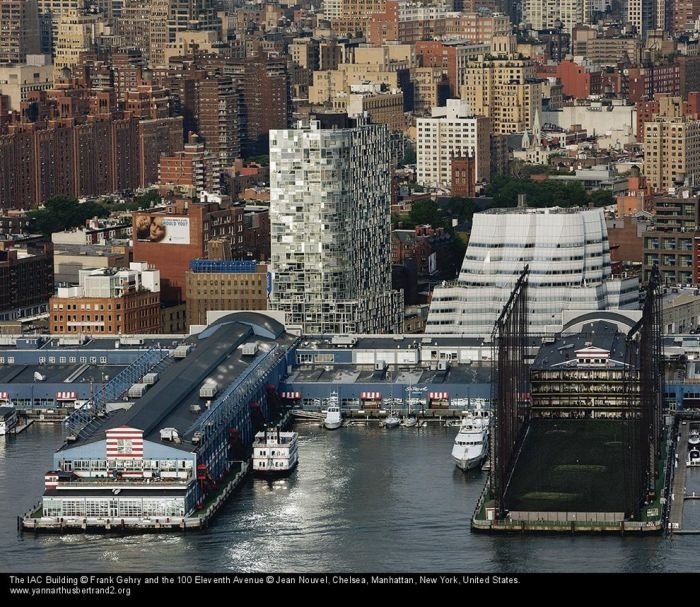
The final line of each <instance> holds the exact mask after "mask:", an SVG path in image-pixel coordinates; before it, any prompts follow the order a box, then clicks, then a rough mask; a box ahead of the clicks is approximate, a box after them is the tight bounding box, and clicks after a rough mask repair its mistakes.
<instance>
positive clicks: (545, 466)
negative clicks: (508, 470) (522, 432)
mask: <svg viewBox="0 0 700 607" xmlns="http://www.w3.org/2000/svg"><path fill="white" fill-rule="evenodd" d="M623 436H624V435H623V426H622V423H621V422H619V421H612V420H597V419H596V420H592V419H585V420H584V419H581V420H578V419H556V420H555V419H536V420H533V421H532V422H531V424H530V430H529V432H528V434H527V437H526V439H525V444H524V446H523V450H522V452H521V455H520V458H519V460H518V463H517V466H516V469H515V472H514V474H513V478H512V480H511V483H510V485H509V487H508V492H507V494H506V499H505V506H506V508H507V509H508V510H528V511H547V512H552V511H569V512H571V511H577V512H583V511H586V512H622V511H624V510H625V484H624V461H623V443H622V441H623Z"/></svg>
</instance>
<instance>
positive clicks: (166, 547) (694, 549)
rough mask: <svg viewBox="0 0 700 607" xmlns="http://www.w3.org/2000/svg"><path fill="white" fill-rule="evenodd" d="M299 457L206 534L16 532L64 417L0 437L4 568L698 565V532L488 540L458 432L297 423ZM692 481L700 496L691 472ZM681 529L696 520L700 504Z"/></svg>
mask: <svg viewBox="0 0 700 607" xmlns="http://www.w3.org/2000/svg"><path fill="white" fill-rule="evenodd" d="M297 430H298V431H299V433H300V442H299V453H300V464H299V467H298V469H297V471H296V472H294V473H293V475H292V476H291V477H290V478H289V479H287V480H282V481H275V482H272V483H270V482H267V481H261V480H252V479H250V480H248V481H247V483H246V484H245V485H244V486H243V487H242V488H241V490H240V491H239V492H238V493H236V494H235V495H234V496H233V497H232V498H231V499H230V501H229V502H228V503H227V505H226V506H225V507H224V508H223V509H222V510H221V511H220V513H219V514H218V515H217V516H216V518H215V519H214V521H213V523H212V525H211V526H210V527H209V529H207V530H206V531H204V532H201V533H198V532H197V533H195V532H192V533H189V534H187V535H181V534H178V533H175V534H162V535H144V536H125V537H119V536H101V535H89V536H85V535H69V536H63V537H60V536H37V537H35V536H34V535H33V534H24V535H20V534H18V532H17V524H16V516H17V515H18V514H20V513H22V512H24V511H25V510H27V509H28V508H29V507H30V506H31V505H32V504H34V503H35V502H36V501H37V498H38V496H39V495H40V493H41V491H42V487H43V474H44V472H45V471H46V470H48V469H49V468H50V465H51V454H52V453H53V451H54V450H55V449H56V448H57V447H58V446H59V445H60V443H61V442H62V433H61V429H60V427H59V426H50V425H38V424H34V425H33V426H32V427H30V428H29V429H28V430H27V431H26V432H24V433H22V434H20V435H19V436H16V437H0V488H1V491H0V557H1V558H2V560H1V561H0V563H1V564H0V570H1V571H6V572H7V571H27V572H30V571H32V572H82V571H95V572H112V571H114V572H123V571H147V572H150V571H167V572H187V573H196V572H226V571H240V572H251V571H265V572H267V571H271V572H276V571H282V572H314V571H316V572H335V571H339V572H425V571H457V572H489V573H510V572H662V571H697V569H698V566H697V556H696V555H697V554H698V553H699V552H700V536H693V535H688V536H675V537H673V538H672V539H669V538H663V537H647V538H636V537H617V536H611V537H599V536H595V537H584V536H576V537H573V536H568V535H566V536H528V535H523V536H520V535H514V536H500V537H496V536H489V535H476V534H472V533H471V532H470V531H469V519H470V517H471V514H472V510H473V508H474V505H475V504H476V500H477V498H478V496H479V494H480V492H481V489H482V487H483V483H484V480H485V477H484V473H481V472H472V473H470V474H468V475H464V474H463V473H461V472H459V471H458V470H457V469H456V468H455V466H454V465H453V464H452V461H451V458H450V450H451V446H452V441H453V440H454V435H455V433H456V429H455V428H441V427H437V426H436V427H431V428H423V429H420V430H417V429H403V428H400V429H396V430H384V429H381V428H376V427H364V426H361V427H350V428H343V429H342V430H339V431H336V432H327V431H323V430H322V429H320V428H318V427H315V426H312V425H300V426H297ZM687 485H688V489H689V490H697V491H698V492H700V470H698V469H695V470H692V471H690V475H689V478H688V483H687ZM685 525H686V526H687V527H692V528H695V529H700V501H689V502H687V503H686V515H685Z"/></svg>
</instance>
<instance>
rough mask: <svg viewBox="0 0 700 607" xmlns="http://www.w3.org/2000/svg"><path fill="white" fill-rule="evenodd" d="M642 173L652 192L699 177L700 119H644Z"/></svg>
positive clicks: (664, 189)
mask: <svg viewBox="0 0 700 607" xmlns="http://www.w3.org/2000/svg"><path fill="white" fill-rule="evenodd" d="M644 174H645V175H646V177H647V183H648V184H649V186H650V187H651V189H652V190H654V191H656V192H660V191H667V190H668V189H669V188H670V187H671V186H673V185H674V184H675V183H676V182H677V181H680V183H681V184H682V183H683V182H684V180H685V179H686V178H689V179H697V178H698V177H700V120H695V119H692V118H687V117H658V118H657V119H656V120H654V121H649V122H645V123H644Z"/></svg>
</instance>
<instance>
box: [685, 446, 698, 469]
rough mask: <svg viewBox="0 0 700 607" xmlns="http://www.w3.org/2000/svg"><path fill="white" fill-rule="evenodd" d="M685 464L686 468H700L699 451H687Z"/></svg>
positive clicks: (695, 449) (692, 449)
mask: <svg viewBox="0 0 700 607" xmlns="http://www.w3.org/2000/svg"><path fill="white" fill-rule="evenodd" d="M686 464H687V465H688V466H700V449H698V448H697V447H692V448H690V449H688V460H687V461H686Z"/></svg>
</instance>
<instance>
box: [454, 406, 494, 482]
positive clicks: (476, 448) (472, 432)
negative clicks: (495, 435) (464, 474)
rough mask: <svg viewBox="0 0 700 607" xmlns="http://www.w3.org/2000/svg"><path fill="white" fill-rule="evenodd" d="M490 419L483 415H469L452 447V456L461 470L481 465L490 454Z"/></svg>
mask: <svg viewBox="0 0 700 607" xmlns="http://www.w3.org/2000/svg"><path fill="white" fill-rule="evenodd" d="M488 442H489V428H488V421H487V420H486V419H484V418H481V417H473V416H467V417H465V418H463V419H462V425H461V426H460V428H459V432H458V433H457V436H456V438H455V443H454V446H453V447H452V457H453V458H454V460H455V463H456V464H457V467H458V468H459V469H460V470H469V469H471V468H476V467H477V466H479V465H480V464H481V463H482V462H483V461H484V459H486V456H487V455H488Z"/></svg>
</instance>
